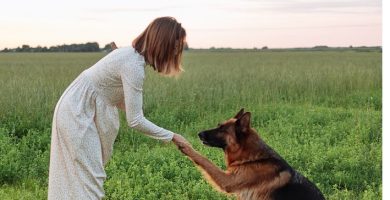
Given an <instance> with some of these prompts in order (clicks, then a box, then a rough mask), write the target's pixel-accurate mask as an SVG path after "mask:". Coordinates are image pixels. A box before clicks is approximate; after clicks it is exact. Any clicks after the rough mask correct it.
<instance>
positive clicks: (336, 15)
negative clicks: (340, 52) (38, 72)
mask: <svg viewBox="0 0 390 200" xmlns="http://www.w3.org/2000/svg"><path fill="white" fill-rule="evenodd" d="M0 5H1V7H0V49H3V48H5V47H8V48H16V47H18V46H21V45H23V44H28V45H30V46H34V47H35V46H37V45H41V46H52V45H59V44H71V43H85V42H95V41H96V42H98V43H99V44H100V46H103V45H105V44H107V43H109V42H111V41H115V42H116V43H117V45H118V46H129V45H130V44H131V41H132V40H133V39H134V38H135V37H136V36H137V35H138V34H140V33H141V32H142V31H143V30H144V29H145V28H146V26H147V25H148V24H149V23H150V22H151V21H152V20H153V19H155V18H157V17H161V16H172V17H175V18H176V19H177V20H178V21H179V22H181V23H182V26H183V27H184V28H185V29H186V31H187V38H186V39H187V42H188V44H189V46H190V47H192V48H209V47H231V48H253V47H257V48H261V47H263V46H268V47H269V48H290V47H313V46H316V45H327V46H350V45H352V46H381V45H382V1H381V0H138V1H131V0H111V1H108V0H106V1H101V0H95V1H93V0H67V1H58V0H34V1H31V0H12V1H10V0H7V1H5V0H0Z"/></svg>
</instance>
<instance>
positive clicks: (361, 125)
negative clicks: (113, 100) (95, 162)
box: [0, 51, 382, 200]
mask: <svg viewBox="0 0 390 200" xmlns="http://www.w3.org/2000/svg"><path fill="white" fill-rule="evenodd" d="M102 56H104V54H101V53H48V54H43V53H36V54H28V53H27V54H23V53H18V54H11V53H10V54H0V85H1V87H0V197H1V199H45V198H46V195H47V194H46V193H47V177H48V163H49V149H50V132H51V120H52V114H53V110H54V106H55V104H56V102H57V100H58V99H59V97H60V95H61V94H62V92H63V91H64V89H65V88H66V87H67V86H68V85H69V84H70V82H71V81H72V80H73V79H74V78H75V77H76V76H77V75H78V74H79V73H80V72H81V71H83V70H84V69H86V68H88V67H89V66H91V65H92V64H94V63H95V62H96V61H97V60H98V59H100V58H101V57H102ZM381 57H382V54H381V53H379V52H352V51H341V52H332V51H329V52H320V51H319V52H310V51H302V52H295V51H286V52H237V51H235V52H209V51H190V52H186V53H185V55H184V63H183V66H184V68H185V73H183V74H182V75H181V76H180V77H179V78H178V79H171V78H166V77H161V76H158V75H157V74H156V73H154V72H153V71H151V70H150V69H149V68H148V70H147V75H146V76H147V78H146V82H145V84H144V87H145V88H144V112H145V116H146V117H147V118H148V119H150V120H151V121H153V122H155V123H156V124H158V125H160V126H162V127H164V128H167V129H170V130H172V131H174V132H178V133H181V134H183V135H184V136H185V137H186V138H188V140H189V141H190V142H191V143H192V144H193V146H194V148H196V149H197V150H199V151H200V152H201V153H202V154H204V155H205V156H207V157H209V158H210V159H211V160H212V161H214V162H215V163H217V164H218V165H219V166H221V167H222V168H224V161H223V152H222V151H221V150H219V149H214V148H208V147H205V146H203V145H202V144H201V143H200V142H199V140H198V139H197V136H196V135H197V133H198V132H199V131H200V130H203V129H208V128H211V127H214V126H215V125H216V124H217V123H218V122H221V121H223V120H225V119H227V118H230V117H232V116H233V115H234V114H235V113H236V112H237V111H238V110H239V109H240V108H242V107H244V108H246V110H248V111H251V112H252V125H253V127H254V128H256V129H257V130H258V132H259V133H260V135H261V137H263V139H264V140H265V141H266V142H267V143H268V144H269V145H270V146H272V147H273V148H274V149H275V150H276V151H277V152H279V154H280V155H282V156H283V157H284V158H285V159H286V160H287V161H288V162H289V163H290V164H291V165H292V166H293V167H294V168H296V169H297V170H298V171H300V172H301V173H302V174H304V175H305V176H307V177H308V178H309V179H310V180H312V181H313V182H314V183H316V184H317V186H318V187H319V188H320V189H321V190H322V192H323V193H324V194H325V196H326V197H327V199H348V200H350V199H372V200H376V199H381V196H382V177H381V172H382V164H381V163H382V150H381V149H382V137H381V134H382V111H381V110H382V100H381V99H382V96H381V95H382V85H381V82H382V62H381ZM106 171H107V175H108V179H107V180H106V182H105V191H106V196H107V199H147V200H149V199H151V200H154V199H177V200H179V199H180V200H182V199H194V200H197V199H205V200H206V199H207V200H209V199H210V200H212V199H228V198H226V196H225V195H223V194H220V193H218V192H216V191H215V190H213V189H212V188H211V187H210V186H209V185H208V184H207V183H206V182H205V181H204V180H203V178H202V177H201V174H200V173H199V172H198V170H197V169H196V167H194V166H193V164H192V163H191V162H190V161H189V160H188V159H187V158H185V157H183V156H182V155H181V154H180V153H179V151H178V150H177V149H176V148H175V146H174V145H173V144H164V143H162V142H159V141H156V140H153V139H150V138H148V137H146V136H144V135H142V134H141V133H139V132H136V131H133V130H131V129H129V128H127V127H126V123H125V118H124V114H123V113H121V129H120V133H119V135H118V138H117V140H116V144H115V147H114V155H113V158H112V160H111V161H110V162H109V164H108V166H107V167H106Z"/></svg>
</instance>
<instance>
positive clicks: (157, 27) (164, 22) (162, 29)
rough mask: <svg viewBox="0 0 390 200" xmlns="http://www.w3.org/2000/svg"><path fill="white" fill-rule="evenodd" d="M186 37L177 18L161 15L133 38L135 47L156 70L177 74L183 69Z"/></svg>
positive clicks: (167, 73)
mask: <svg viewBox="0 0 390 200" xmlns="http://www.w3.org/2000/svg"><path fill="white" fill-rule="evenodd" d="M185 37H186V31H185V29H184V28H183V27H182V26H181V24H180V23H179V22H177V21H176V19H175V18H173V17H160V18H157V19H155V20H153V21H152V22H151V23H150V24H149V25H148V27H147V28H146V29H145V30H144V31H143V32H142V33H141V35H139V36H138V37H137V38H135V39H134V40H133V47H134V49H135V50H136V51H137V52H138V53H140V54H141V55H143V56H144V57H145V61H146V62H147V64H149V65H151V66H152V67H153V69H154V70H156V71H158V72H159V73H162V74H165V75H176V74H179V73H180V72H182V71H183V69H182V68H181V57H182V52H183V46H184V39H185Z"/></svg>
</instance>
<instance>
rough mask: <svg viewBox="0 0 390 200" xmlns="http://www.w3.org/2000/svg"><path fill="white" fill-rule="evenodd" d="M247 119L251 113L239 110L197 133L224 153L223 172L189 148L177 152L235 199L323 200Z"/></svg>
mask: <svg viewBox="0 0 390 200" xmlns="http://www.w3.org/2000/svg"><path fill="white" fill-rule="evenodd" d="M250 118H251V114H250V113H249V112H244V110H243V109H241V110H240V112H238V113H237V115H236V116H235V117H234V118H231V119H229V120H227V121H226V122H224V123H222V124H219V125H218V127H217V128H214V129H210V130H206V131H202V132H200V133H199V138H200V139H201V140H202V142H203V143H204V144H205V145H208V146H211V147H219V148H222V149H223V150H224V152H225V161H226V166H227V170H226V171H222V170H221V169H220V168H218V167H217V166H215V165H214V164H213V163H212V162H210V161H209V160H208V159H207V158H205V157H203V156H202V155H200V154H199V153H198V152H197V151H195V150H194V149H192V147H191V146H190V145H183V146H181V147H180V150H181V151H182V152H183V153H184V154H186V155H187V156H188V157H189V158H190V159H191V160H192V161H193V162H194V163H195V164H196V165H197V166H198V167H199V168H200V170H201V171H202V172H203V174H204V175H205V177H206V179H207V180H208V181H209V182H210V183H211V184H212V185H214V186H215V188H217V189H218V190H220V191H222V192H226V193H232V194H235V195H236V196H237V199H240V200H257V199H262V200H268V199H286V200H288V199H294V200H295V199H296V200H306V199H307V200H321V199H324V197H323V195H322V194H321V192H320V191H319V189H318V188H317V187H316V186H315V185H314V184H313V183H311V182H310V181H309V180H308V179H306V178H305V177H304V176H302V175H301V174H299V173H298V172H297V171H295V170H294V169H293V168H292V167H291V166H290V165H289V164H288V163H287V162H286V161H285V160H284V159H283V158H281V157H280V156H279V155H278V154H277V153H276V152H275V151H273V150H272V149H271V148H270V147H269V146H268V145H267V144H265V142H264V141H263V140H262V139H261V138H260V137H259V135H258V134H257V133H256V131H255V130H254V129H253V128H251V126H250Z"/></svg>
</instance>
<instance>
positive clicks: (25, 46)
mask: <svg viewBox="0 0 390 200" xmlns="http://www.w3.org/2000/svg"><path fill="white" fill-rule="evenodd" d="M30 50H31V48H30V46H29V45H27V44H24V45H22V52H30Z"/></svg>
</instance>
